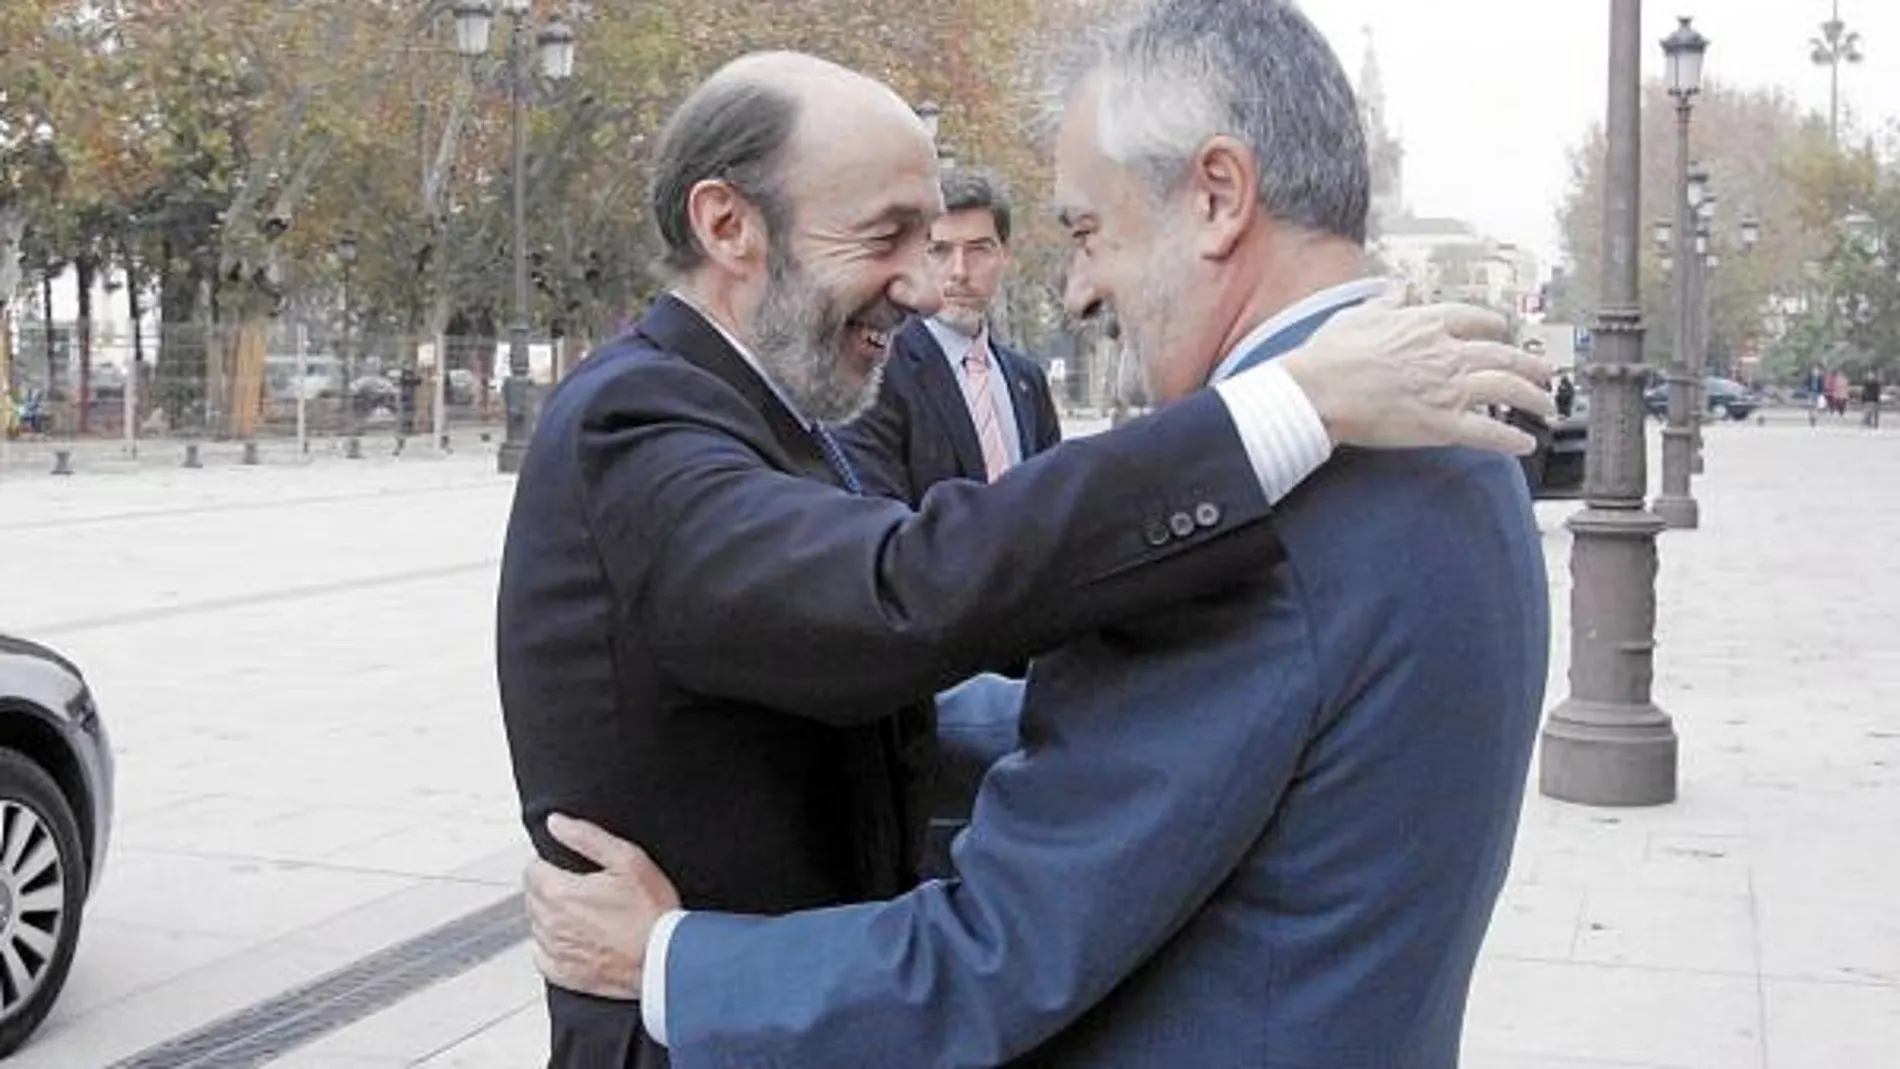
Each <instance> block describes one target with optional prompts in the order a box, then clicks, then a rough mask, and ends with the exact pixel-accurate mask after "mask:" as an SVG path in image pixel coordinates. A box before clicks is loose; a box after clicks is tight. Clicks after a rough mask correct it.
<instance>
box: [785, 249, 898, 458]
mask: <svg viewBox="0 0 1900 1069" xmlns="http://www.w3.org/2000/svg"><path fill="white" fill-rule="evenodd" d="M836 305H837V302H836V301H834V300H832V299H831V298H830V295H829V294H827V293H825V292H824V291H823V290H822V289H820V288H819V287H818V286H816V285H814V284H813V283H812V282H811V280H810V279H808V278H806V277H805V276H804V274H803V273H802V272H800V271H798V270H797V269H796V268H787V267H778V268H775V270H774V271H773V274H772V278H771V280H770V282H769V284H768V285H767V287H766V292H765V295H764V297H762V298H761V299H760V301H759V307H758V310H757V312H756V313H755V314H754V317H753V332H754V334H755V335H756V337H757V341H756V344H757V347H758V352H757V356H758V358H759V363H760V364H762V365H763V366H764V367H765V370H766V373H767V374H768V375H769V376H770V377H771V378H772V380H773V382H774V383H775V384H776V385H777V386H778V387H779V388H780V389H782V390H784V391H785V394H786V396H787V397H789V398H790V399H791V402H792V404H793V405H794V406H796V407H797V409H798V413H799V414H800V415H802V416H804V417H806V418H807V419H815V420H819V421H820V422H824V423H842V422H845V421H847V420H851V419H855V418H856V417H858V416H860V415H863V414H864V411H865V410H866V409H868V408H869V407H870V406H871V404H872V402H873V401H875V400H876V399H877V388H878V383H879V382H880V381H881V378H882V371H883V369H882V368H881V367H879V368H876V369H874V370H873V372H872V374H871V375H870V377H869V378H868V379H867V380H865V381H864V382H854V381H853V380H852V379H851V376H850V373H849V372H848V371H846V370H845V362H844V346H845V345H846V344H847V342H848V338H847V327H846V322H847V320H848V318H849V316H848V314H847V313H845V312H843V311H841V310H840V309H838V308H837V306H836Z"/></svg>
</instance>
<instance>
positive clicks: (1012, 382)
mask: <svg viewBox="0 0 1900 1069" xmlns="http://www.w3.org/2000/svg"><path fill="white" fill-rule="evenodd" d="M991 348H992V349H994V350H995V352H996V363H997V366H999V367H1001V368H1002V369H1003V381H1004V382H1006V383H1008V384H1009V407H1010V408H1011V409H1012V410H1014V411H1015V413H1016V440H1017V441H1018V442H1020V443H1022V451H1023V459H1024V460H1028V459H1029V457H1030V455H1031V454H1032V453H1034V452H1035V451H1036V443H1037V442H1038V441H1040V440H1041V438H1042V436H1041V435H1040V434H1037V433H1036V395H1035V392H1034V390H1033V389H1031V387H1030V385H1029V375H1028V373H1026V372H1024V371H1023V369H1022V368H1023V364H1024V363H1027V362H1028V360H1029V358H1028V357H1026V356H1023V355H1022V354H1020V353H1018V352H1016V350H1014V349H1004V348H1003V347H1001V346H998V345H994V344H992V345H991Z"/></svg>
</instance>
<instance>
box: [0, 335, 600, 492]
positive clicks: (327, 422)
mask: <svg viewBox="0 0 1900 1069" xmlns="http://www.w3.org/2000/svg"><path fill="white" fill-rule="evenodd" d="M11 341H12V345H11V352H10V354H6V355H8V356H9V358H8V359H6V361H5V363H6V368H5V371H4V373H3V374H4V381H0V466H4V467H5V468H7V469H10V470H15V471H18V470H22V469H31V468H35V467H44V468H45V469H46V470H48V471H53V470H56V469H57V470H61V471H64V470H71V469H75V468H77V467H79V466H81V465H87V464H90V465H94V466H97V465H101V464H106V465H124V464H127V463H139V464H149V463H179V464H187V465H193V464H197V465H202V464H206V463H223V462H233V463H267V462H287V461H301V460H307V459H310V458H313V457H318V456H323V455H343V456H366V455H367V456H374V455H378V454H400V453H404V452H406V451H414V450H417V449H425V450H432V451H438V452H450V451H456V450H471V449H481V448H492V447H493V444H494V443H498V442H499V441H500V439H501V436H502V428H503V425H504V409H503V401H502V388H501V387H502V382H503V380H504V379H505V378H506V377H507V352H506V342H505V341H497V340H496V339H492V338H460V337H450V338H434V339H417V338H415V337H413V336H406V335H370V336H360V337H355V338H350V339H347V340H344V339H334V338H332V339H325V338H322V337H320V336H315V337H313V334H312V332H310V331H307V330H304V329H302V328H300V327H298V326H296V325H289V324H278V325H272V326H270V327H259V328H252V329H244V328H235V327H232V328H223V327H220V328H201V327H172V328H166V329H164V330H162V331H159V332H157V336H155V337H154V336H151V335H150V333H149V332H148V333H147V334H146V335H145V336H134V335H130V334H126V333H113V332H109V331H100V332H95V333H94V334H93V336H92V337H91V338H89V339H82V338H81V335H80V331H79V329H78V328H77V327H76V326H75V325H70V324H57V323H56V324H54V325H52V326H51V327H50V328H49V327H48V326H46V325H45V324H43V323H35V322H30V321H29V322H27V323H24V324H21V325H20V326H19V327H18V329H17V330H16V331H15V336H14V337H13V338H12V339H11ZM82 341H83V344H82ZM82 352H85V353H87V354H88V355H89V358H84V359H82V357H81V353H82ZM438 354H441V356H440V358H438ZM580 355H581V354H580V346H579V345H578V344H577V343H558V342H555V343H550V342H547V341H540V340H537V341H533V342H531V344H530V347H529V357H530V359H529V366H530V375H531V378H532V379H533V380H534V381H535V382H537V383H538V384H541V385H543V386H545V385H547V384H550V383H552V382H553V381H555V379H556V378H558V377H559V376H560V375H561V374H563V373H564V372H565V371H566V369H567V368H569V367H571V366H572V365H573V363H575V362H577V361H578V358H579V356H580Z"/></svg>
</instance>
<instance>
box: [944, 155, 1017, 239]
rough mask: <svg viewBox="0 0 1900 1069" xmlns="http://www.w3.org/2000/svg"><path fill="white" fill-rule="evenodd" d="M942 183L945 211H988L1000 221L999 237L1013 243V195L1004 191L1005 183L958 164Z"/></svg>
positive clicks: (994, 218)
mask: <svg viewBox="0 0 1900 1069" xmlns="http://www.w3.org/2000/svg"><path fill="white" fill-rule="evenodd" d="M942 186H943V210H944V211H945V212H968V211H976V210H978V209H981V210H983V211H987V212H989V213H990V218H991V219H993V220H995V221H996V237H997V239H998V240H1000V241H1001V242H1002V243H1003V244H1005V245H1007V244H1009V234H1010V218H1011V216H1010V206H1009V194H1007V193H1005V192H1003V185H1002V183H1001V182H1000V181H999V180H997V178H996V177H995V176H993V175H991V174H989V173H988V172H986V171H978V170H971V169H968V168H963V167H958V168H956V169H954V170H949V171H945V172H944V175H943V180H942Z"/></svg>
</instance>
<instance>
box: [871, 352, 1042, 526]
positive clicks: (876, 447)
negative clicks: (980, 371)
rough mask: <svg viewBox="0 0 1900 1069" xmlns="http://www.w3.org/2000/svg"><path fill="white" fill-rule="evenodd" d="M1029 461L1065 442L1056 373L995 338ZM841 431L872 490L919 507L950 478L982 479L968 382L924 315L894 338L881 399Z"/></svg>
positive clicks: (878, 398)
mask: <svg viewBox="0 0 1900 1069" xmlns="http://www.w3.org/2000/svg"><path fill="white" fill-rule="evenodd" d="M991 349H992V350H993V351H994V352H995V353H996V359H997V363H998V365H1000V366H1001V368H1002V371H1003V379H1004V381H1005V382H1007V383H1008V384H1009V394H1010V405H1011V407H1013V408H1014V409H1015V410H1016V433H1017V436H1018V438H1019V439H1020V440H1021V442H1022V447H1023V458H1024V459H1025V460H1026V459H1028V458H1030V457H1032V456H1035V455H1036V454H1038V453H1041V452H1043V451H1045V450H1047V449H1049V448H1051V447H1053V446H1054V445H1055V444H1056V443H1057V442H1060V441H1061V440H1062V425H1061V423H1060V421H1059V420H1058V419H1057V418H1056V406H1055V401H1054V399H1053V398H1052V397H1051V396H1050V394H1049V378H1048V376H1047V375H1044V374H1043V371H1042V368H1041V367H1040V366H1038V365H1037V364H1036V362H1035V361H1034V360H1031V359H1030V358H1028V357H1027V356H1024V355H1023V354H1021V353H1019V352H1017V351H1015V350H1014V349H1010V348H1007V347H1005V346H1001V345H996V344H994V343H992V345H991ZM838 437H839V439H840V440H841V441H843V442H844V443H845V447H846V448H847V449H849V450H850V451H851V456H852V459H853V460H855V461H857V463H858V467H859V469H860V471H861V472H862V473H863V475H864V483H865V489H867V490H869V491H871V492H872V493H878V494H883V495H884V496H886V497H894V498H897V499H898V500H900V501H908V502H910V503H911V505H913V506H915V505H916V504H917V503H919V502H920V501H922V500H923V497H924V494H925V492H927V491H928V490H929V489H930V488H931V487H933V486H935V485H937V484H938V483H940V482H943V481H944V480H946V479H975V480H976V481H978V482H983V481H985V480H986V479H987V478H988V472H987V471H986V469H985V468H984V466H983V446H982V443H981V442H979V441H977V437H976V424H975V422H974V421H973V420H971V419H970V406H969V404H968V403H967V402H966V401H964V399H963V385H962V383H960V382H959V381H957V375H956V372H955V370H954V369H952V368H951V366H950V361H949V359H948V358H947V357H946V356H945V355H944V351H943V347H942V346H940V345H938V344H937V339H936V338H934V337H932V336H931V334H930V328H929V327H927V326H925V325H924V322H923V320H921V319H916V318H913V319H912V320H911V321H910V322H909V323H906V324H905V325H904V328H903V329H902V330H900V331H898V332H897V335H896V337H894V338H892V339H891V356H890V359H889V360H888V361H887V362H886V363H885V365H884V383H883V385H882V386H881V387H879V389H878V397H877V403H876V404H875V405H874V406H872V408H871V410H870V411H868V412H866V413H865V414H864V415H862V416H860V417H858V418H857V419H856V420H854V421H852V422H851V423H848V424H846V425H844V426H843V427H840V428H839V429H838Z"/></svg>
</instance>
